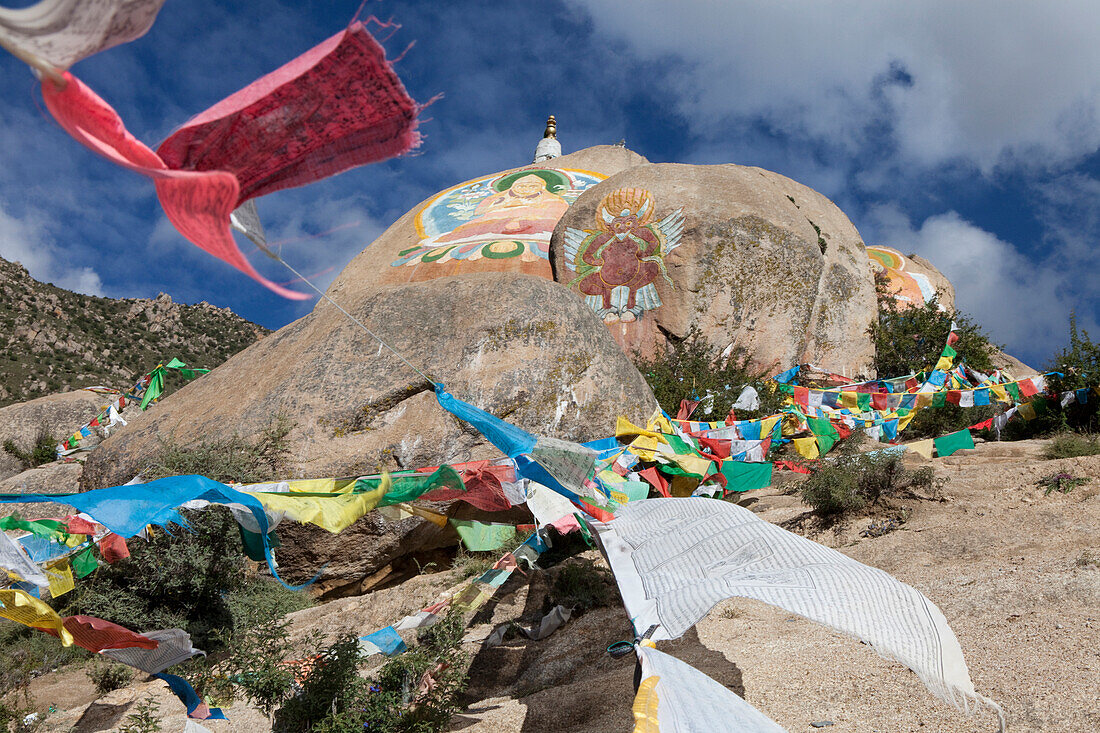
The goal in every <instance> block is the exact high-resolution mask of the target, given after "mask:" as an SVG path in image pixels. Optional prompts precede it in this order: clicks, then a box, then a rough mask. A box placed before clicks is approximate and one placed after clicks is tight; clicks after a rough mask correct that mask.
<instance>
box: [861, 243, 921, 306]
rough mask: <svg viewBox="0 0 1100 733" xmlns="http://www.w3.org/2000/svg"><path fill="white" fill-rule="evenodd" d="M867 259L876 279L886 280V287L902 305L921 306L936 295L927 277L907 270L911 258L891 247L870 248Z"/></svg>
mask: <svg viewBox="0 0 1100 733" xmlns="http://www.w3.org/2000/svg"><path fill="white" fill-rule="evenodd" d="M867 257H868V258H869V259H870V260H871V269H872V270H873V271H874V273H875V277H876V278H879V277H883V278H885V279H886V287H887V289H888V290H889V291H890V293H891V294H892V295H893V296H894V299H895V300H897V301H898V302H899V303H900V304H902V305H916V306H921V305H924V304H925V303H927V302H928V301H930V300H931V299H932V298H933V297H935V295H936V288H935V287H934V286H933V285H932V281H931V280H929V279H928V276H927V275H924V274H923V273H919V272H911V271H908V270H906V265H907V264H908V263H909V258H908V257H906V256H905V255H903V254H902V253H901V252H898V251H897V250H896V249H890V248H889V247H868V248H867Z"/></svg>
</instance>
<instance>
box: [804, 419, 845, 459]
mask: <svg viewBox="0 0 1100 733" xmlns="http://www.w3.org/2000/svg"><path fill="white" fill-rule="evenodd" d="M806 423H807V424H808V425H809V426H810V432H811V433H813V435H814V437H815V438H817V449H818V451H819V452H820V453H821V454H822V455H824V454H826V453H828V452H829V450H830V449H831V448H832V447H833V445H834V444H835V443H836V442H837V441H838V440H840V433H838V432H837V431H836V428H834V427H833V424H832V423H830V422H829V421H828V420H827V419H826V418H823V417H807V418H806Z"/></svg>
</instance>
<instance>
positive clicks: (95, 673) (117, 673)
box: [84, 657, 134, 697]
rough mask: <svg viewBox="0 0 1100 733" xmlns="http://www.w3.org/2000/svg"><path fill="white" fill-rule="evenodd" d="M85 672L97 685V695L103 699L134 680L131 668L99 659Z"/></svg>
mask: <svg viewBox="0 0 1100 733" xmlns="http://www.w3.org/2000/svg"><path fill="white" fill-rule="evenodd" d="M84 672H85V674H87V675H88V679H90V680H91V681H92V684H93V685H95V691H96V693H97V694H98V695H100V696H101V697H102V696H103V695H106V694H107V693H108V692H114V691H115V690H120V689H122V688H123V687H125V686H126V685H128V684H130V681H131V680H133V679H134V671H133V670H132V669H131V668H130V667H127V666H125V665H122V664H116V663H114V662H104V661H102V659H101V658H98V657H97V658H96V659H95V661H93V662H92V664H91V666H89V667H88V668H87V669H86V670H85V671H84Z"/></svg>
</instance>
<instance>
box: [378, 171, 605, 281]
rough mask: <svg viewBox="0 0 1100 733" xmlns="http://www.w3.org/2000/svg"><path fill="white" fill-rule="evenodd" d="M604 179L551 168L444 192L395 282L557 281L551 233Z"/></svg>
mask: <svg viewBox="0 0 1100 733" xmlns="http://www.w3.org/2000/svg"><path fill="white" fill-rule="evenodd" d="M604 178H606V176H603V175H601V174H599V173H595V172H592V171H581V170H568V169H557V168H545V169H534V170H523V171H514V172H512V173H505V174H496V175H492V176H486V177H484V178H477V179H474V180H472V181H467V182H465V183H461V184H459V185H457V186H455V187H453V188H450V189H447V190H446V191H443V192H442V193H440V194H439V195H437V196H436V197H435V198H433V199H432V200H431V201H429V202H428V203H427V204H425V205H424V207H423V208H422V209H421V210H420V212H419V213H418V214H417V215H416V219H415V224H416V231H417V234H418V235H419V236H420V237H421V239H420V241H419V242H418V243H417V244H416V246H415V247H410V248H409V249H406V250H404V251H402V252H400V254H399V256H398V259H396V260H395V261H394V262H393V263H392V266H393V267H395V268H401V269H400V270H396V271H394V272H393V277H391V278H389V279H390V280H396V281H407V280H428V279H433V278H436V277H442V276H444V275H454V274H462V273H467V272H479V271H501V270H518V271H520V272H526V273H528V274H532V275H541V276H543V277H547V278H550V277H552V276H553V275H552V272H551V270H550V254H549V253H550V235H551V233H552V232H553V231H554V226H555V225H556V224H557V223H558V219H560V218H561V217H562V214H564V213H565V211H566V209H568V208H569V205H570V204H571V203H573V202H574V201H575V200H576V199H577V197H578V196H580V195H581V193H582V192H584V191H585V189H587V188H590V187H591V186H594V185H596V184H597V183H599V182H600V181H602V180H603V179H604Z"/></svg>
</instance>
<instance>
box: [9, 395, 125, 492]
mask: <svg viewBox="0 0 1100 733" xmlns="http://www.w3.org/2000/svg"><path fill="white" fill-rule="evenodd" d="M104 404H105V399H104V397H103V396H102V395H98V394H95V393H94V392H87V391H85V390H76V391H74V392H62V393H60V394H53V395H47V396H45V397H39V398H38V399H34V400H28V401H27V402H18V403H16V404H14V405H8V406H7V407H0V446H2V445H3V444H4V443H5V442H7V441H9V440H10V441H12V443H14V444H15V447H16V448H18V449H19V450H21V451H30V450H31V449H32V448H33V447H34V443H35V440H37V438H38V435H39V434H40V433H44V434H46V435H49V436H51V437H52V438H53V439H54V440H56V441H57V442H61V441H62V440H64V439H65V438H67V437H68V436H70V435H72V433H73V432H74V431H75V430H77V429H78V428H80V427H81V426H82V425H84V424H85V423H86V422H88V421H89V420H91V419H92V418H93V417H95V416H96V415H97V414H98V413H99V410H100V408H101V407H102V406H103V405H104ZM90 442H92V441H89V444H90ZM22 470H23V466H22V465H21V464H20V463H19V460H18V459H17V458H15V456H13V455H11V454H10V453H8V452H7V451H5V450H2V449H0V479H4V478H8V477H9V476H14V475H16V474H17V473H19V472H21V471H22Z"/></svg>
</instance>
